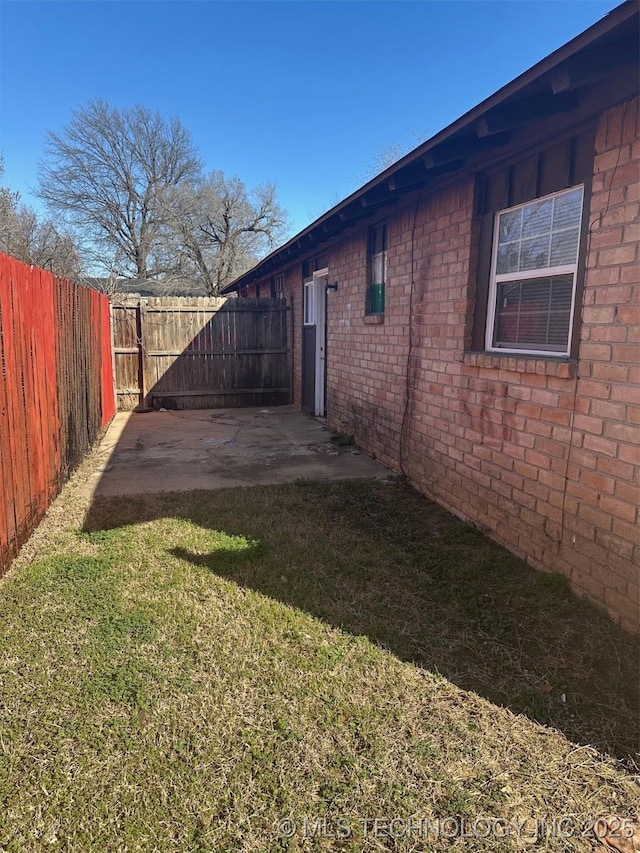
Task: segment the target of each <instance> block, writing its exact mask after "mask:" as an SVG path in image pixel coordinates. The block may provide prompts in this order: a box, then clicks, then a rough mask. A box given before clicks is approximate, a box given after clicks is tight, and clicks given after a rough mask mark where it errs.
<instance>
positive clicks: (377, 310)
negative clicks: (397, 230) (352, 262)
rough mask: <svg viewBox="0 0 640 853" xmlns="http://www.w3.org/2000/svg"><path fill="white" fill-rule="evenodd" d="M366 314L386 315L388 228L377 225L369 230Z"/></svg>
mask: <svg viewBox="0 0 640 853" xmlns="http://www.w3.org/2000/svg"><path fill="white" fill-rule="evenodd" d="M368 255H369V258H368V264H367V266H368V274H367V278H368V281H367V299H366V307H365V313H366V314H384V301H385V292H384V291H385V284H386V280H387V226H386V225H376V226H374V227H373V228H371V229H370V230H369V252H368Z"/></svg>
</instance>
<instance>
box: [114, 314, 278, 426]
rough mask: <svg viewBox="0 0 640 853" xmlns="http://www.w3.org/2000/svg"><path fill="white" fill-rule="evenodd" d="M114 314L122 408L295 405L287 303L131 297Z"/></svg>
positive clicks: (115, 344)
mask: <svg viewBox="0 0 640 853" xmlns="http://www.w3.org/2000/svg"><path fill="white" fill-rule="evenodd" d="M112 312H113V335H114V338H113V351H114V358H115V376H116V392H117V397H118V408H119V409H121V410H127V409H133V408H135V407H136V406H138V405H145V406H150V405H156V406H163V407H165V408H177V409H187V408H189V409H197V408H218V407H227V406H229V407H239V406H275V405H281V404H286V403H289V402H290V396H291V390H290V389H291V382H290V373H291V371H290V363H289V351H288V346H287V340H288V334H287V329H288V312H287V305H286V302H285V301H284V300H281V299H216V298H209V297H196V298H193V297H161V298H149V299H127V300H125V301H122V302H118V303H114V304H113V305H112Z"/></svg>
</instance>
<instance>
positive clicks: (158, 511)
mask: <svg viewBox="0 0 640 853" xmlns="http://www.w3.org/2000/svg"><path fill="white" fill-rule="evenodd" d="M162 518H183V519H188V520H189V521H191V522H193V523H194V524H196V525H199V526H200V527H202V528H203V529H209V530H218V531H224V532H225V533H226V534H229V535H235V536H244V537H247V538H248V539H250V540H252V541H253V542H254V543H256V544H255V546H254V547H252V548H248V549H246V550H244V551H239V552H233V553H226V552H224V551H217V550H214V551H212V552H211V553H207V554H204V555H203V554H196V553H193V552H192V551H191V550H190V549H189V548H185V547H183V546H182V545H180V544H179V543H178V544H176V543H175V542H172V543H169V542H167V547H166V549H165V550H166V552H168V553H170V554H171V555H173V557H175V558H178V559H180V560H184V561H186V562H188V563H190V564H192V565H194V566H197V567H199V568H200V569H206V570H207V571H210V572H213V573H215V575H217V576H220V577H223V578H226V579H228V580H231V581H233V582H235V583H237V584H239V585H240V586H242V587H245V588H247V589H251V590H255V591H258V592H260V593H262V594H264V595H266V596H269V597H270V598H272V599H276V600H279V601H281V602H283V603H284V604H287V605H290V606H293V607H296V608H299V609H300V610H303V611H305V612H307V613H309V614H312V615H313V616H315V617H318V618H320V619H322V620H324V621H325V622H327V623H329V624H331V625H333V626H336V627H339V628H340V629H342V630H343V631H346V632H349V633H351V634H353V635H365V636H367V637H369V638H370V639H371V640H372V641H373V642H375V643H377V644H379V645H381V646H383V647H384V648H386V649H388V650H389V651H390V652H391V653H393V654H395V655H397V656H398V657H399V658H401V659H402V660H405V661H411V662H413V663H415V664H417V665H418V666H421V667H425V668H426V669H429V670H432V671H438V672H440V673H441V674H442V675H444V676H446V678H448V679H449V680H450V681H452V682H453V683H455V684H457V685H458V686H459V687H461V688H463V689H466V690H473V691H475V692H477V693H478V694H480V695H482V696H484V697H485V698H487V699H489V700H490V701H491V702H494V703H495V704H497V705H501V706H505V707H507V708H510V709H511V710H512V711H513V712H514V713H518V714H525V715H526V716H528V717H530V718H531V719H533V720H535V721H537V722H541V723H544V724H547V725H550V726H553V727H555V728H558V729H560V730H561V731H562V732H564V734H565V735H566V736H567V737H568V738H569V739H571V740H573V741H576V742H578V743H581V744H589V745H592V746H594V747H596V748H597V749H599V750H600V751H603V752H607V753H609V754H611V755H613V756H615V757H617V758H619V759H622V760H624V761H626V762H628V763H630V764H631V766H632V767H633V764H634V762H637V761H638V748H639V740H640V733H639V722H638V719H639V707H638V706H639V697H640V676H639V673H638V665H637V664H638V654H639V648H638V640H637V639H636V638H633V637H631V636H629V635H628V634H626V633H625V632H623V631H621V630H620V629H618V628H617V627H616V626H615V625H614V624H613V623H612V622H611V621H610V620H609V619H608V618H607V617H606V616H605V615H604V614H603V613H601V612H600V611H599V610H598V609H596V608H595V607H593V606H592V605H591V604H589V602H587V601H585V600H580V599H577V598H576V597H575V596H574V595H573V594H572V593H571V591H570V589H569V586H568V584H567V582H566V580H565V579H564V578H563V577H561V576H559V575H552V574H546V573H542V572H537V571H535V570H533V569H531V568H529V567H527V566H526V565H525V564H524V563H523V562H522V561H521V560H519V559H517V558H515V557H514V556H513V555H511V554H510V553H509V552H508V551H506V550H505V549H503V548H501V547H500V546H498V545H496V544H495V543H493V542H491V541H490V540H488V539H487V538H486V537H484V536H483V535H482V534H480V533H479V532H478V531H476V530H475V529H473V528H471V527H470V526H468V525H465V524H463V523H461V522H459V521H458V520H456V519H455V518H453V517H452V516H450V515H449V514H448V513H446V512H444V510H441V509H440V508H439V507H437V506H436V505H435V504H432V503H431V502H429V501H427V500H426V499H425V498H423V497H422V496H421V495H419V494H417V493H416V492H415V491H414V490H412V489H411V488H409V487H408V486H406V485H405V484H403V483H401V482H393V483H389V482H387V483H380V482H372V481H371V482H370V481H359V482H333V483H327V482H323V483H311V482H299V483H296V484H291V485H285V486H273V487H256V488H252V489H237V490H222V491H219V492H189V493H164V494H161V495H152V496H148V497H145V496H135V497H129V498H123V497H119V498H99V499H97V500H96V501H95V502H94V504H93V506H92V508H91V510H90V512H89V515H88V517H87V520H86V523H85V530H86V531H95V530H102V529H108V528H115V527H119V526H122V525H131V524H133V525H135V524H139V523H141V522H146V521H152V520H155V519H162Z"/></svg>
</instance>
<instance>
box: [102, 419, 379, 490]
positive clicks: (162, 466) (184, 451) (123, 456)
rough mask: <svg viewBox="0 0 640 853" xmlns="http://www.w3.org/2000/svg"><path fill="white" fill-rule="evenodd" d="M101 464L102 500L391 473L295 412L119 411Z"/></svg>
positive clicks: (377, 475) (324, 427) (103, 447)
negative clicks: (156, 493) (157, 493)
mask: <svg viewBox="0 0 640 853" xmlns="http://www.w3.org/2000/svg"><path fill="white" fill-rule="evenodd" d="M99 458H100V462H99V465H98V468H97V469H96V471H95V472H94V474H93V475H92V478H91V483H90V488H91V490H92V491H93V492H94V493H95V494H97V495H128V494H139V493H149V492H162V491H186V490H190V489H222V488H228V487H233V486H253V485H264V484H269V483H284V482H288V481H291V480H297V479H308V480H312V479H314V480H315V479H334V480H344V479H357V478H369V477H372V478H378V479H384V478H386V477H388V476H389V475H390V472H389V471H388V469H386V468H385V467H384V466H383V465H381V464H380V463H379V462H376V461H375V460H374V459H371V458H370V457H368V456H367V455H365V454H364V453H360V451H359V450H358V449H357V448H355V447H354V446H346V447H338V446H336V445H335V443H333V442H332V441H331V432H330V431H329V430H328V429H327V427H326V426H325V425H324V424H323V423H322V422H321V421H318V420H316V419H314V418H311V417H308V416H306V415H304V414H302V413H301V412H300V411H299V410H298V409H297V408H295V407H293V406H283V407H277V408H271V409H215V410H206V409H198V410H191V411H153V412H146V413H136V412H119V413H118V414H117V415H116V416H115V418H114V419H113V421H112V423H111V425H110V426H109V429H108V430H107V433H106V435H105V437H104V439H103V440H102V443H101V445H100V454H99Z"/></svg>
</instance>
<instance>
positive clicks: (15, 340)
mask: <svg viewBox="0 0 640 853" xmlns="http://www.w3.org/2000/svg"><path fill="white" fill-rule="evenodd" d="M114 411H115V404H114V394H113V374H112V358H111V333H110V324H109V301H108V300H107V298H106V297H105V296H102V295H101V294H99V293H98V292H97V291H95V290H91V289H89V288H88V287H83V286H81V285H78V284H74V283H73V282H70V281H67V280H65V279H60V278H56V277H55V276H54V275H52V274H51V273H50V272H47V271H45V270H41V269H38V268H36V267H30V266H27V265H26V264H22V263H20V262H19V261H16V260H14V259H13V258H9V257H7V256H6V255H0V574H2V573H3V572H4V571H5V570H6V569H7V567H8V566H9V563H10V562H11V560H12V559H13V557H14V556H15V555H16V553H17V551H18V549H19V548H20V546H21V545H22V544H23V542H24V541H25V540H26V539H27V537H28V536H29V534H30V533H31V531H32V530H33V528H34V527H35V526H36V524H37V523H38V522H39V521H40V519H41V518H42V516H43V515H44V513H45V511H46V509H47V507H48V506H49V504H50V503H51V501H52V500H53V498H54V497H55V496H56V495H57V494H58V492H59V490H60V488H61V486H62V484H63V483H64V481H65V480H66V479H67V478H68V476H69V474H70V473H71V472H72V471H73V470H74V468H75V467H76V466H77V465H78V464H79V463H80V461H81V460H82V458H83V456H84V454H85V453H86V452H87V451H88V450H89V448H90V447H91V445H92V444H93V442H94V441H95V440H96V438H97V437H98V435H99V433H100V430H101V428H102V427H104V426H105V425H106V424H107V423H108V422H109V421H110V420H111V418H112V417H113V414H114Z"/></svg>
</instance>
